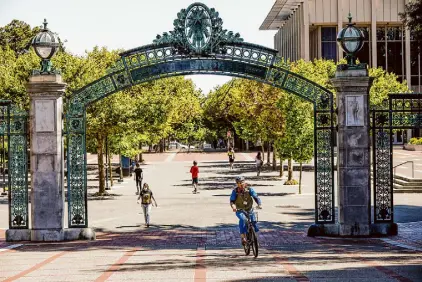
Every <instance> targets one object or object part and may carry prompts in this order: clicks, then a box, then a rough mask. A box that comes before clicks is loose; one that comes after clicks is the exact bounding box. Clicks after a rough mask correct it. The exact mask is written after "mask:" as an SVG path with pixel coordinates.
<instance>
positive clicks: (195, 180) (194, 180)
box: [190, 161, 199, 194]
mask: <svg viewBox="0 0 422 282" xmlns="http://www.w3.org/2000/svg"><path fill="white" fill-rule="evenodd" d="M197 164H198V163H197V162H196V161H193V166H192V167H191V168H190V173H191V174H192V185H193V191H192V192H193V193H194V194H196V193H199V192H198V174H199V168H198V166H197Z"/></svg>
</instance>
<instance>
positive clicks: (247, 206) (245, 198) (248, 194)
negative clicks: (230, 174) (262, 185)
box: [230, 176, 261, 245]
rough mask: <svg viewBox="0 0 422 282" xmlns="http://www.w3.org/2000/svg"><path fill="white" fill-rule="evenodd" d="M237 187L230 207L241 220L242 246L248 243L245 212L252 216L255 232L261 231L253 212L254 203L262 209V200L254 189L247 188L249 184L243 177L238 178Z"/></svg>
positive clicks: (233, 192)
mask: <svg viewBox="0 0 422 282" xmlns="http://www.w3.org/2000/svg"><path fill="white" fill-rule="evenodd" d="M236 185H237V187H236V188H235V189H233V191H232V194H231V196H230V206H231V208H232V209H233V212H235V213H236V216H237V218H239V231H240V237H241V240H242V245H245V244H246V241H247V240H246V233H247V227H246V223H247V221H248V219H247V218H246V215H245V214H244V213H243V211H245V212H247V213H248V214H249V215H250V217H251V221H252V225H253V227H254V229H255V232H258V231H259V229H258V226H257V225H256V216H255V213H254V212H253V201H255V202H256V203H257V204H258V208H261V200H260V199H259V198H258V194H257V193H256V192H255V190H254V189H253V188H249V187H246V186H247V184H246V182H245V178H244V177H243V176H238V177H236Z"/></svg>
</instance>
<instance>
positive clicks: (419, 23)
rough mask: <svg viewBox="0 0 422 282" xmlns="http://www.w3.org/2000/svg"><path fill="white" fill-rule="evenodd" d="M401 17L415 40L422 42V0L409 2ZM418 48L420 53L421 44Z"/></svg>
mask: <svg viewBox="0 0 422 282" xmlns="http://www.w3.org/2000/svg"><path fill="white" fill-rule="evenodd" d="M400 17H401V19H402V21H403V23H404V24H405V25H406V26H407V28H409V30H410V31H411V32H412V35H413V38H414V40H416V41H418V42H422V0H413V1H409V2H408V3H407V4H406V6H405V8H404V12H403V13H400ZM418 46H419V50H418V51H419V52H420V51H421V50H420V44H418Z"/></svg>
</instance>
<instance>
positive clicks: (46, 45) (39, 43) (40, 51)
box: [31, 19, 60, 74]
mask: <svg viewBox="0 0 422 282" xmlns="http://www.w3.org/2000/svg"><path fill="white" fill-rule="evenodd" d="M43 24H44V27H43V28H42V29H41V31H40V32H39V33H38V34H37V35H36V36H35V37H34V38H33V39H32V41H31V46H32V47H34V50H35V53H36V54H37V55H38V57H40V58H41V70H36V71H34V74H56V73H58V71H57V70H55V69H54V68H53V65H52V63H51V61H50V59H51V58H52V57H53V56H54V54H56V52H57V50H58V49H59V47H60V43H59V40H58V38H57V37H56V35H55V34H54V33H53V32H51V31H50V30H49V29H48V28H47V24H48V23H47V20H46V19H44V23H43Z"/></svg>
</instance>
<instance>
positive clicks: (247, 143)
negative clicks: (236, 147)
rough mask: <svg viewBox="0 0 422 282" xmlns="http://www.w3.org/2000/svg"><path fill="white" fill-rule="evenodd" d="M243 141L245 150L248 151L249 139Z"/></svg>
mask: <svg viewBox="0 0 422 282" xmlns="http://www.w3.org/2000/svg"><path fill="white" fill-rule="evenodd" d="M245 142H246V151H249V141H248V140H245Z"/></svg>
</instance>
